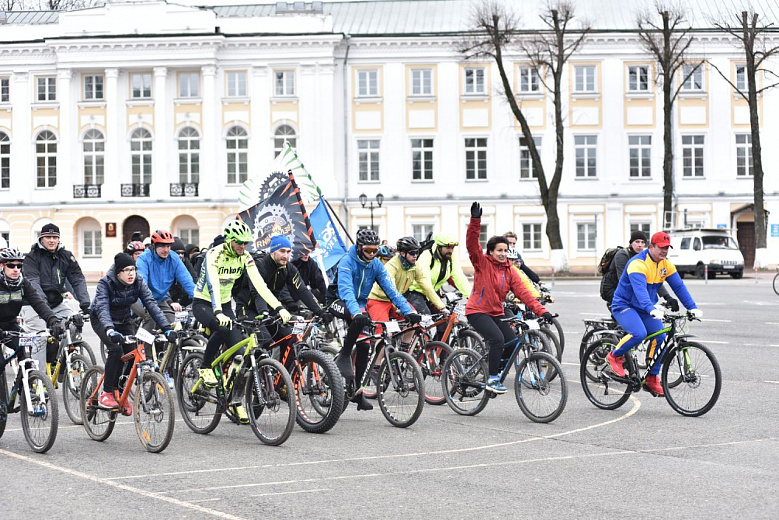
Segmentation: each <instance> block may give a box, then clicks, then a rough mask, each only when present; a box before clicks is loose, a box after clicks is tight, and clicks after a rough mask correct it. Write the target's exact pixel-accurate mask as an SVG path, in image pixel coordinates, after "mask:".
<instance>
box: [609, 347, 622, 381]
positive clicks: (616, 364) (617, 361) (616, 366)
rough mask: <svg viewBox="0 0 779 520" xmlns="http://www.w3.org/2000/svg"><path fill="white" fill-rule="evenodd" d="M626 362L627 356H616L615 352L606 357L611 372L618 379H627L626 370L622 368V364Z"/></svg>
mask: <svg viewBox="0 0 779 520" xmlns="http://www.w3.org/2000/svg"><path fill="white" fill-rule="evenodd" d="M624 360H625V356H615V355H614V352H609V354H608V355H607V356H606V361H608V363H609V366H610V367H611V371H612V372H614V375H616V376H618V377H625V369H624V368H623V367H622V362H623V361H624Z"/></svg>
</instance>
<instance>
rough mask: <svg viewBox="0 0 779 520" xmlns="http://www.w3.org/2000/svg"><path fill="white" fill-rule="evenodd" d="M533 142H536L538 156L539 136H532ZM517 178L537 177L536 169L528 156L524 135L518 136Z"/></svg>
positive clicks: (539, 153)
mask: <svg viewBox="0 0 779 520" xmlns="http://www.w3.org/2000/svg"><path fill="white" fill-rule="evenodd" d="M533 142H534V143H535V144H536V150H538V155H539V157H540V156H541V142H542V138H541V136H538V137H536V136H533ZM519 178H520V179H537V178H538V170H537V169H536V167H535V166H534V165H533V160H532V159H531V157H530V147H529V146H528V140H527V139H526V138H525V136H524V135H523V136H520V138H519Z"/></svg>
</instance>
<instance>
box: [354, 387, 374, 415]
mask: <svg viewBox="0 0 779 520" xmlns="http://www.w3.org/2000/svg"><path fill="white" fill-rule="evenodd" d="M352 402H353V403H357V409H358V410H360V411H366V412H367V411H369V410H373V405H372V404H371V403H369V402H368V400H367V399H366V398H365V396H364V395H363V393H362V391H360V392H357V393H356V394H355V395H354V397H352Z"/></svg>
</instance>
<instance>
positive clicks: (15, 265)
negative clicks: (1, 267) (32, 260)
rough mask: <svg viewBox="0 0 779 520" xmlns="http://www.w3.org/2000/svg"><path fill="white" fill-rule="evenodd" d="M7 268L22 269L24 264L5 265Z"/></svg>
mask: <svg viewBox="0 0 779 520" xmlns="http://www.w3.org/2000/svg"><path fill="white" fill-rule="evenodd" d="M5 266H6V267H7V268H9V269H21V268H22V264H5Z"/></svg>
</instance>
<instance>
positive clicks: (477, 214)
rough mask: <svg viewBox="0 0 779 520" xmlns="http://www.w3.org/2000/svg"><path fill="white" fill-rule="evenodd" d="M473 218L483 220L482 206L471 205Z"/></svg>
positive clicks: (475, 203)
mask: <svg viewBox="0 0 779 520" xmlns="http://www.w3.org/2000/svg"><path fill="white" fill-rule="evenodd" d="M471 218H481V205H480V204H479V203H478V202H474V203H473V204H471Z"/></svg>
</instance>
